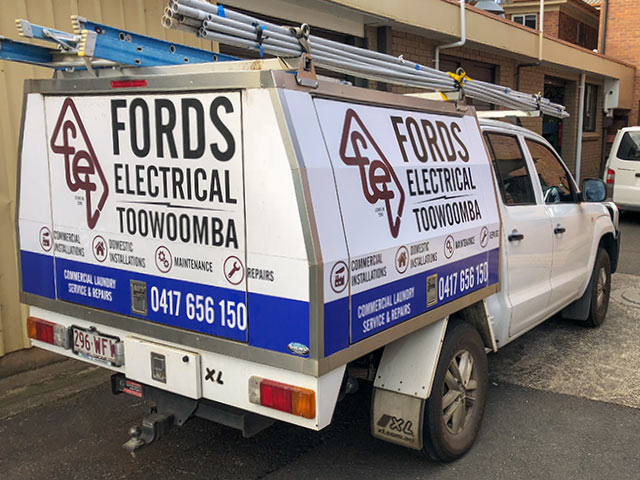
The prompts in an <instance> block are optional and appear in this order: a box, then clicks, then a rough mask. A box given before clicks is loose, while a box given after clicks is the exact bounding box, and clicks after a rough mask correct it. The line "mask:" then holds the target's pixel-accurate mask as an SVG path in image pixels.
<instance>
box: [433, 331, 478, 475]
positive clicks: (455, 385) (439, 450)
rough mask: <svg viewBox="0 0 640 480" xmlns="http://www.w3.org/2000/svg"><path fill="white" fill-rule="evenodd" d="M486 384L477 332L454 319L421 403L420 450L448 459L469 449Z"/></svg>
mask: <svg viewBox="0 0 640 480" xmlns="http://www.w3.org/2000/svg"><path fill="white" fill-rule="evenodd" d="M488 383H489V382H488V367H487V355H486V353H485V350H484V344H483V343H482V339H481V338H480V335H479V334H478V331H477V330H476V329H475V328H474V327H472V326H471V325H469V324H468V323H466V322H462V321H454V322H453V323H451V324H450V326H449V328H448V330H447V334H446V336H445V340H444V344H443V346H442V351H441V353H440V359H439V361H438V367H437V369H436V375H435V378H434V383H433V387H432V389H431V396H430V397H429V399H427V401H426V403H425V412H424V428H423V431H424V453H426V454H427V455H428V456H429V457H430V458H432V459H434V460H439V461H442V462H450V461H452V460H455V459H456V458H459V457H461V456H462V455H464V454H465V453H466V452H467V451H468V450H469V449H470V448H471V446H472V445H473V442H474V441H475V439H476V436H477V435H478V431H479V430H480V423H481V422H482V417H483V415H484V407H485V404H486V400H487V390H488Z"/></svg>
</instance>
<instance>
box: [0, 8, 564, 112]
mask: <svg viewBox="0 0 640 480" xmlns="http://www.w3.org/2000/svg"><path fill="white" fill-rule="evenodd" d="M16 24H17V27H18V32H19V33H20V35H21V36H23V37H26V38H34V39H38V40H43V41H47V42H51V43H55V44H56V46H55V47H54V48H47V47H44V46H40V45H34V44H29V43H24V42H17V41H14V40H9V39H6V38H4V37H0V59H4V60H11V61H19V62H26V63H31V64H34V65H40V66H46V67H50V68H54V69H57V70H74V69H88V70H93V69H94V68H103V67H118V66H123V65H127V66H139V67H149V66H158V65H180V64H185V63H207V62H217V61H230V60H237V59H236V58H234V57H231V56H228V55H223V54H219V53H214V52H211V51H209V50H203V49H199V48H194V47H189V46H186V45H180V44H177V43H172V42H166V41H164V40H159V39H155V38H152V37H148V36H145V35H140V34H136V33H133V32H128V31H126V30H123V29H118V28H114V27H111V26H108V25H104V24H100V23H96V22H92V21H90V20H87V19H85V18H83V17H79V16H73V17H72V24H73V30H74V33H67V32H63V31H59V30H55V29H52V28H47V27H42V26H40V25H36V24H33V23H30V22H28V21H26V20H21V19H19V20H16ZM162 24H163V25H164V26H165V27H167V28H177V29H180V30H183V31H188V32H191V33H194V34H196V35H197V36H199V37H201V38H207V39H211V40H215V41H219V42H222V43H228V44H231V45H236V46H240V47H244V48H249V49H255V50H258V51H259V52H260V54H261V55H262V54H263V53H264V52H267V53H270V54H274V55H277V56H281V57H300V58H301V59H304V60H306V61H310V59H311V58H312V59H313V60H312V61H313V63H315V64H317V65H319V66H322V67H325V68H328V69H330V70H334V71H337V72H341V73H345V74H349V75H354V76H357V77H362V78H366V79H369V80H376V81H382V82H386V83H392V84H396V85H402V86H408V87H418V88H423V89H429V90H436V91H440V92H446V93H448V92H451V91H454V92H456V93H457V95H455V96H456V97H460V96H464V95H468V96H469V97H471V98H476V99H478V100H482V101H485V102H489V103H492V104H496V105H501V106H505V107H507V108H511V109H515V110H522V111H530V112H533V111H540V112H541V113H543V114H546V115H551V116H556V117H560V118H563V117H567V116H568V115H569V114H568V113H567V112H566V110H565V108H564V107H563V106H562V105H558V104H554V103H552V102H550V101H549V100H548V99H545V98H542V97H541V96H540V95H530V94H526V93H522V92H518V91H515V90H512V89H510V88H508V87H503V86H500V85H494V84H491V83H486V82H481V81H477V80H473V81H472V80H471V79H470V78H469V77H467V76H466V75H465V74H464V72H459V73H460V74H459V75H455V74H452V73H446V72H441V71H439V70H435V69H433V68H430V67H426V66H423V65H420V64H417V63H414V62H409V61H407V60H404V59H403V58H402V57H393V56H391V55H387V54H383V53H379V52H375V51H371V50H366V49H362V48H358V47H354V46H350V45H344V44H341V43H338V42H333V41H330V40H326V39H323V38H319V37H315V36H311V35H309V28H308V26H307V25H303V26H302V28H292V27H282V26H279V25H275V24H273V23H269V22H262V21H260V20H258V19H255V18H253V17H251V16H248V15H245V14H242V13H238V12H235V11H233V10H229V9H225V8H223V7H222V6H216V5H212V4H210V3H206V2H203V1H201V0H170V2H169V6H168V7H167V8H166V9H165V13H164V15H163V17H162ZM310 53H313V57H310V56H309V54H310ZM301 63H302V62H301ZM312 83H313V82H311V83H308V84H309V85H310V84H312ZM445 99H447V97H446V96H445Z"/></svg>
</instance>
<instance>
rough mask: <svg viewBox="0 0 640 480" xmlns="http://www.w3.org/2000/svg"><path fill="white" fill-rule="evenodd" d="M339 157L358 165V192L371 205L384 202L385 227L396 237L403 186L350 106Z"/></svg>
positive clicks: (347, 162)
mask: <svg viewBox="0 0 640 480" xmlns="http://www.w3.org/2000/svg"><path fill="white" fill-rule="evenodd" d="M340 158H341V159H342V161H343V162H344V163H345V164H347V165H355V166H357V167H358V168H359V169H360V181H361V182H362V193H363V194H364V196H365V198H366V199H367V201H368V202H369V203H370V204H372V205H375V204H376V203H378V202H384V207H385V210H386V212H387V220H388V222H389V230H390V231H391V235H392V236H393V238H396V237H397V236H398V233H399V232H400V221H401V219H402V213H403V210H404V190H403V189H402V185H401V184H400V180H398V177H397V176H396V173H395V171H394V170H393V167H392V166H391V164H390V163H389V161H388V160H387V158H386V157H385V155H384V153H382V150H381V149H380V147H379V146H378V144H377V143H376V142H375V140H374V139H373V137H372V136H371V133H369V130H367V127H365V125H364V123H363V122H362V119H361V118H360V117H359V116H358V114H357V113H356V112H355V110H353V109H351V108H350V109H348V110H347V112H346V115H345V118H344V127H343V129H342V141H341V143H340Z"/></svg>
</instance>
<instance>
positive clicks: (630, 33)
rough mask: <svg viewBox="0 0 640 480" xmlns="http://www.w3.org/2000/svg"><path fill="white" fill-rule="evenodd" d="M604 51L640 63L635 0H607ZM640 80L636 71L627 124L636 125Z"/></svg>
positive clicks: (639, 21) (638, 12)
mask: <svg viewBox="0 0 640 480" xmlns="http://www.w3.org/2000/svg"><path fill="white" fill-rule="evenodd" d="M607 8H608V13H607V27H606V29H607V31H606V38H605V51H604V53H605V54H606V55H608V56H611V57H614V58H617V59H619V60H622V61H624V62H627V63H631V64H634V65H636V66H637V65H640V40H639V39H638V32H640V8H639V6H638V2H637V1H635V0H609V2H608V7H607ZM639 100H640V81H639V79H638V75H637V73H636V80H635V85H634V92H633V106H632V109H631V112H630V113H629V124H630V125H638V101H639Z"/></svg>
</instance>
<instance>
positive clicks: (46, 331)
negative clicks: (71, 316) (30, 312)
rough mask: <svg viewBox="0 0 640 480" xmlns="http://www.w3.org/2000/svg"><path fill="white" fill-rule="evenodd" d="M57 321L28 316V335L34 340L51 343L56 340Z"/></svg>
mask: <svg viewBox="0 0 640 480" xmlns="http://www.w3.org/2000/svg"><path fill="white" fill-rule="evenodd" d="M54 327H55V323H51V322H47V321H46V320H41V319H40V318H36V317H29V318H27V336H28V337H29V338H33V339H34V340H40V341H41V342H46V343H50V344H51V345H53V342H54Z"/></svg>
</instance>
